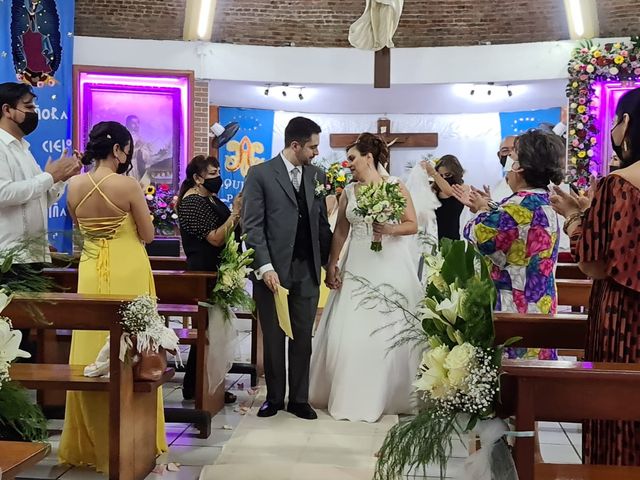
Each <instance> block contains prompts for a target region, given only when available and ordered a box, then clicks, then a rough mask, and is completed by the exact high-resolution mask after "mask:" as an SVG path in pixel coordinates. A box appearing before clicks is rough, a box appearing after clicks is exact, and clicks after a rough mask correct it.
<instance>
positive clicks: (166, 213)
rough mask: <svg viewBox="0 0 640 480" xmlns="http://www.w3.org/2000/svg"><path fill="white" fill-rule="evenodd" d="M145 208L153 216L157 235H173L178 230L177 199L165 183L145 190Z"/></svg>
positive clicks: (150, 186)
mask: <svg viewBox="0 0 640 480" xmlns="http://www.w3.org/2000/svg"><path fill="white" fill-rule="evenodd" d="M145 198H146V199H147V206H148V207H149V211H150V212H151V215H152V216H153V225H154V226H155V229H156V233H157V234H158V235H175V234H176V230H177V228H178V214H177V213H176V203H177V201H178V197H177V196H176V195H175V193H174V192H172V191H171V188H170V187H169V185H167V184H166V183H162V184H160V185H158V186H157V187H156V186H154V185H149V186H147V188H146V189H145Z"/></svg>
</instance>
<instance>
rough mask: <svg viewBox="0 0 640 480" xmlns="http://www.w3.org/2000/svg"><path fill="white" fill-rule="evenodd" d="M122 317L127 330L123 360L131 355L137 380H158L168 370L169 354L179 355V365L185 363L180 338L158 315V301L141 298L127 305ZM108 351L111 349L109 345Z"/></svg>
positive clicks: (121, 352) (121, 354)
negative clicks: (181, 355) (182, 357)
mask: <svg viewBox="0 0 640 480" xmlns="http://www.w3.org/2000/svg"><path fill="white" fill-rule="evenodd" d="M120 314H121V315H122V319H121V321H120V323H121V324H122V329H123V330H124V332H123V334H122V339H121V343H120V360H121V361H125V359H126V355H127V353H129V352H131V354H132V357H133V358H132V360H133V365H134V378H136V379H138V380H158V379H159V378H160V377H161V376H162V374H163V373H164V370H165V368H166V366H167V361H166V360H167V358H166V353H165V351H167V352H170V353H172V354H173V355H175V356H176V358H177V359H178V362H179V363H182V360H181V358H180V349H179V343H180V341H179V339H178V336H177V335H176V332H174V331H173V329H171V328H169V327H167V326H166V324H165V319H164V317H163V316H162V315H160V314H159V313H158V304H157V300H156V298H155V297H152V296H151V295H140V296H138V297H136V298H135V300H133V301H132V302H129V303H126V304H125V305H124V306H123V308H122V310H121V311H120ZM105 348H107V349H108V348H109V343H108V342H107V344H106V345H105ZM148 366H149V367H150V368H151V370H149V369H148V368H147V367H148ZM143 370H144V372H143Z"/></svg>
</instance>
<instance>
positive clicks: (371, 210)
mask: <svg viewBox="0 0 640 480" xmlns="http://www.w3.org/2000/svg"><path fill="white" fill-rule="evenodd" d="M406 207H407V199H406V198H405V197H404V195H402V190H401V189H400V184H399V183H395V182H386V181H383V182H380V183H371V184H369V185H363V186H361V187H360V188H359V189H358V190H357V192H356V208H355V209H354V212H355V214H356V215H358V216H360V217H362V218H364V221H365V223H366V224H367V225H372V224H374V223H393V222H399V221H400V219H401V218H402V215H403V214H404V211H405V208H406ZM371 250H373V251H374V252H379V251H381V250H382V239H381V238H380V237H378V236H376V235H375V234H374V235H373V238H372V240H371Z"/></svg>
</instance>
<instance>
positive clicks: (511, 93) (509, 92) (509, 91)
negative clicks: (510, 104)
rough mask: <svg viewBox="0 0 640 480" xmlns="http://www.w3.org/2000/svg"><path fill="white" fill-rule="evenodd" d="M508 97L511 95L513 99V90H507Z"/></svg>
mask: <svg viewBox="0 0 640 480" xmlns="http://www.w3.org/2000/svg"><path fill="white" fill-rule="evenodd" d="M507 95H509V96H510V97H513V92H512V91H511V89H509V90H507Z"/></svg>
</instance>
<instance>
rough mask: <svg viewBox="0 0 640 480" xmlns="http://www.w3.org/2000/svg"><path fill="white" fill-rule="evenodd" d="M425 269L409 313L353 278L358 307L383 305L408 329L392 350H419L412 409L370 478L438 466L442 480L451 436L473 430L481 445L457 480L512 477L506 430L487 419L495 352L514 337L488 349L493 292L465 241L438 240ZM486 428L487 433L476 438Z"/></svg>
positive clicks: (495, 390)
mask: <svg viewBox="0 0 640 480" xmlns="http://www.w3.org/2000/svg"><path fill="white" fill-rule="evenodd" d="M425 269H426V272H425V275H424V277H425V279H426V294H425V296H424V298H423V300H422V301H421V304H420V305H419V306H418V308H417V309H414V310H409V309H408V308H407V307H406V306H405V304H404V303H403V301H402V299H400V298H398V294H397V293H394V292H391V293H389V292H388V291H386V289H385V288H384V287H371V285H370V283H369V282H368V281H366V280H365V279H360V283H361V284H362V285H363V286H362V289H361V291H364V292H368V293H365V298H364V300H363V301H362V302H361V303H362V304H363V305H365V306H368V307H369V308H372V306H373V305H374V304H376V302H377V304H378V305H379V304H380V303H381V302H382V304H383V306H384V307H385V308H389V309H391V308H399V309H401V310H403V311H404V312H405V317H406V318H407V320H408V323H409V326H408V327H407V328H406V329H405V330H404V331H402V332H401V333H400V334H399V335H398V337H396V345H398V344H402V343H405V342H415V343H417V344H418V346H420V347H422V348H424V354H423V356H422V361H421V363H420V366H419V372H418V378H417V380H416V381H415V383H414V387H415V391H416V394H417V397H418V404H419V407H418V412H417V414H416V415H415V416H413V417H409V418H408V419H405V420H401V421H400V423H398V424H397V425H395V426H394V427H393V428H391V430H390V431H389V433H388V434H387V437H386V438H385V440H384V444H383V445H382V448H381V449H380V451H379V458H378V462H377V466H376V473H375V478H376V479H377V480H391V479H396V478H400V476H402V475H403V473H404V471H405V469H406V468H407V467H414V468H415V467H418V466H427V465H431V464H438V465H439V466H440V477H441V478H444V477H445V475H446V466H447V461H448V459H449V458H450V456H451V451H452V441H453V440H452V438H453V437H456V436H457V437H459V438H461V436H462V435H463V434H466V433H468V432H471V431H472V430H474V429H475V430H476V431H480V434H481V438H482V439H483V443H485V442H484V440H485V439H488V441H487V445H485V446H484V447H486V448H484V447H483V448H482V449H481V450H479V451H478V452H476V453H475V454H474V455H472V456H471V457H469V459H468V460H467V464H466V465H465V476H464V477H463V478H465V479H475V478H485V477H482V476H480V477H479V476H477V472H478V471H484V472H493V474H494V476H493V477H491V478H493V479H500V480H511V479H517V476H515V467H513V463H512V459H511V456H510V454H509V452H508V448H507V445H506V443H505V442H504V441H502V437H503V434H504V432H505V431H506V429H507V428H506V425H505V424H504V422H503V421H502V420H501V419H499V418H495V406H496V402H497V401H498V399H499V393H500V383H499V372H500V367H501V361H502V354H503V349H504V347H505V346H507V345H510V344H512V343H514V342H515V341H517V340H519V339H518V338H512V339H510V340H509V341H508V342H505V345H501V346H498V347H496V346H494V330H493V308H494V304H495V298H496V290H495V287H494V284H493V282H492V280H491V278H490V276H489V270H488V267H487V265H486V263H485V260H484V259H483V258H482V257H481V256H480V254H478V253H477V252H476V251H475V250H474V248H473V247H472V246H471V245H468V244H467V243H466V242H464V241H460V240H458V241H452V240H448V239H444V240H442V242H441V244H440V251H439V253H435V254H434V255H431V256H429V257H426V258H425ZM391 348H393V347H391ZM488 431H490V432H491V435H489V436H487V435H484V433H486V432H488ZM496 448H498V450H497V451H494V450H495V449H496ZM498 459H499V460H498ZM498 471H500V472H501V473H500V474H499V475H498V474H497V472H498ZM505 472H506V473H505ZM486 478H489V477H486Z"/></svg>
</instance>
